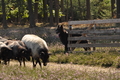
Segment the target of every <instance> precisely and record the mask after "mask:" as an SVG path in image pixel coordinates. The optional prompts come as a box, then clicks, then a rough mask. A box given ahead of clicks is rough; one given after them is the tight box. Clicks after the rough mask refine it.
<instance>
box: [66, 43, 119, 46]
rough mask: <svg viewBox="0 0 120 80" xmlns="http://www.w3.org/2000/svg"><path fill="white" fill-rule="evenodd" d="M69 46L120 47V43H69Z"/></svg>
mask: <svg viewBox="0 0 120 80" xmlns="http://www.w3.org/2000/svg"><path fill="white" fill-rule="evenodd" d="M68 47H120V43H110V44H107V43H106V44H105V43H104V44H68Z"/></svg>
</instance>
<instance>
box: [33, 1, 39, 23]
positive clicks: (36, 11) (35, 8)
mask: <svg viewBox="0 0 120 80" xmlns="http://www.w3.org/2000/svg"><path fill="white" fill-rule="evenodd" d="M34 15H35V22H38V0H35V3H34Z"/></svg>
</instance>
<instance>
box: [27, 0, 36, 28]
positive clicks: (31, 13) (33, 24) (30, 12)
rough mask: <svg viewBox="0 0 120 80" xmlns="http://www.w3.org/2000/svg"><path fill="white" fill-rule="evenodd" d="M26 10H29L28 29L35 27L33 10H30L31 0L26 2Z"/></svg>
mask: <svg viewBox="0 0 120 80" xmlns="http://www.w3.org/2000/svg"><path fill="white" fill-rule="evenodd" d="M27 2H28V10H29V23H30V26H29V27H30V28H33V27H36V25H35V18H34V14H33V8H32V0H28V1H27Z"/></svg>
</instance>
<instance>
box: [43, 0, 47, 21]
mask: <svg viewBox="0 0 120 80" xmlns="http://www.w3.org/2000/svg"><path fill="white" fill-rule="evenodd" d="M43 13H44V15H43V16H44V22H48V13H47V0H43Z"/></svg>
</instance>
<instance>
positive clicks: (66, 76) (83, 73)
mask: <svg viewBox="0 0 120 80" xmlns="http://www.w3.org/2000/svg"><path fill="white" fill-rule="evenodd" d="M119 75H120V70H118V69H114V68H101V67H90V66H83V65H73V64H56V63H49V64H48V66H46V67H43V68H42V69H40V68H39V67H37V68H36V69H33V68H31V67H28V66H27V67H20V66H19V65H10V66H5V65H4V66H3V65H0V80H119V79H120V76H119Z"/></svg>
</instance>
